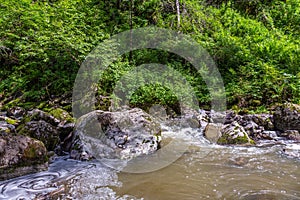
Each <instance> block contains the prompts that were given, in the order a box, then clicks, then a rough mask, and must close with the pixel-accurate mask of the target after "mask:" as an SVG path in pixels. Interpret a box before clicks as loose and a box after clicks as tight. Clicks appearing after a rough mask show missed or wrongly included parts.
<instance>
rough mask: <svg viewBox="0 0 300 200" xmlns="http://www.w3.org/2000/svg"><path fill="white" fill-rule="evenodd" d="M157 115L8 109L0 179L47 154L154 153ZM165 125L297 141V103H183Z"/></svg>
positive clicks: (251, 139)
mask: <svg viewBox="0 0 300 200" xmlns="http://www.w3.org/2000/svg"><path fill="white" fill-rule="evenodd" d="M165 117H167V116H165ZM157 120H158V121H159V120H161V119H155V118H153V117H152V116H151V115H149V114H147V113H145V112H144V111H143V110H141V109H138V108H135V109H129V110H126V111H118V112H108V111H101V110H96V111H94V112H91V113H88V114H86V115H84V116H82V117H81V118H79V119H78V120H77V122H76V124H75V123H74V119H73V118H72V117H71V116H70V114H69V113H68V112H66V111H64V110H63V109H61V108H52V109H49V110H47V112H46V111H42V110H39V109H34V110H31V111H25V110H24V109H22V108H18V107H15V108H12V109H8V110H7V111H6V112H2V113H0V180H3V179H7V178H11V177H15V176H20V175H24V174H27V173H32V172H36V171H39V170H43V169H45V168H47V164H48V161H49V157H51V155H66V154H68V155H70V158H73V159H80V160H89V159H91V158H92V155H91V154H90V153H91V152H93V153H94V155H96V156H97V158H121V159H131V158H133V157H137V156H140V155H145V154H150V153H153V152H155V151H156V150H157V149H158V148H159V147H160V141H161V137H160V134H161V127H160V124H159V123H157ZM167 125H168V126H178V125H179V126H178V127H183V128H187V127H189V128H196V129H199V128H200V129H203V130H204V136H205V137H206V138H207V139H208V140H209V141H211V142H213V143H217V144H226V145H229V144H239V145H253V144H255V143H256V142H257V141H260V140H277V138H279V137H281V138H285V139H287V140H294V141H300V135H299V131H300V106H299V105H294V104H284V105H281V106H278V107H277V108H276V109H275V110H274V111H273V113H272V114H251V115H250V114H249V115H238V114H236V113H234V112H232V111H228V112H226V113H215V112H212V111H204V110H200V112H199V111H195V110H189V109H186V110H185V111H184V112H183V115H182V117H181V118H177V119H172V120H167ZM286 152H288V151H286Z"/></svg>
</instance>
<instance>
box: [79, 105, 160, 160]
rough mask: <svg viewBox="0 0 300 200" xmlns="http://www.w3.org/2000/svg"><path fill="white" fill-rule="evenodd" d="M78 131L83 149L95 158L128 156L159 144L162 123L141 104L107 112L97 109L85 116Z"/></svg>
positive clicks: (156, 147)
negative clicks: (142, 108) (140, 107)
mask: <svg viewBox="0 0 300 200" xmlns="http://www.w3.org/2000/svg"><path fill="white" fill-rule="evenodd" d="M76 133H77V134H78V135H79V137H80V139H81V140H82V142H83V145H84V149H85V150H86V151H88V152H90V153H92V154H93V156H95V157H96V158H122V159H129V158H133V157H136V156H139V155H143V154H150V153H153V152H155V151H156V150H157V149H158V148H159V143H160V141H161V138H160V133H161V128H160V125H159V124H158V123H157V122H156V121H154V119H153V118H152V117H151V116H150V115H149V114H147V113H145V112H144V111H143V110H141V109H139V108H135V109H131V110H126V111H120V112H108V111H101V110H96V111H93V112H91V113H88V114H86V115H84V116H82V117H81V118H80V119H79V120H78V122H77V125H76Z"/></svg>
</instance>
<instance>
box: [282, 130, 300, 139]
mask: <svg viewBox="0 0 300 200" xmlns="http://www.w3.org/2000/svg"><path fill="white" fill-rule="evenodd" d="M280 136H283V137H287V138H288V139H290V140H298V141H300V134H299V131H297V130H286V131H284V132H283V133H281V134H280Z"/></svg>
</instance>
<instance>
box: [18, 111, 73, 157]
mask: <svg viewBox="0 0 300 200" xmlns="http://www.w3.org/2000/svg"><path fill="white" fill-rule="evenodd" d="M50 113H51V114H53V115H55V117H54V116H53V115H51V114H49V113H47V112H44V111H41V110H39V109H34V110H32V111H30V112H28V113H27V115H26V116H25V117H24V118H23V120H22V122H21V124H20V125H19V126H18V128H17V132H18V133H19V134H21V135H27V136H30V137H32V138H35V139H38V140H40V141H42V142H43V143H44V144H45V146H46V148H47V150H48V151H55V152H56V153H57V154H63V152H69V151H70V146H71V140H70V138H71V137H72V134H73V128H74V126H75V124H74V123H73V121H72V118H71V117H70V115H69V114H68V113H67V112H65V111H63V110H62V109H55V110H51V111H50Z"/></svg>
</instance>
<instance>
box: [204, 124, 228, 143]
mask: <svg viewBox="0 0 300 200" xmlns="http://www.w3.org/2000/svg"><path fill="white" fill-rule="evenodd" d="M222 127H223V124H214V123H209V124H207V126H206V127H205V129H204V133H203V135H204V137H206V139H208V140H209V141H210V142H212V143H216V142H217V141H218V139H219V138H220V137H221V136H222V133H221V130H222Z"/></svg>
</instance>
